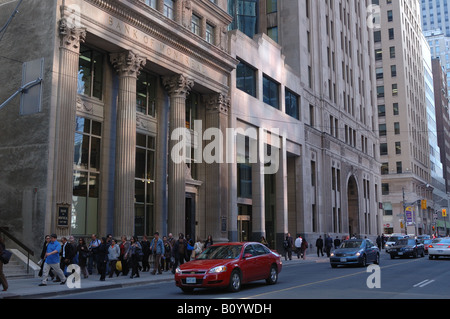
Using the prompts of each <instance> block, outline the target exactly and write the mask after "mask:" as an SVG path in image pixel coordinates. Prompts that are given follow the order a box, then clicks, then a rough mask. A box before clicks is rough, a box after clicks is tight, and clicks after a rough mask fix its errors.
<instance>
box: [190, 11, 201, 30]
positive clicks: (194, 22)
mask: <svg viewBox="0 0 450 319" xmlns="http://www.w3.org/2000/svg"><path fill="white" fill-rule="evenodd" d="M200 21H201V19H200V17H198V16H196V15H195V14H193V15H192V18H191V31H192V33H195V34H196V35H200Z"/></svg>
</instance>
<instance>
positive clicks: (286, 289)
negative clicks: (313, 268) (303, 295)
mask: <svg viewBox="0 0 450 319" xmlns="http://www.w3.org/2000/svg"><path fill="white" fill-rule="evenodd" d="M419 260H420V259H413V260H411V261H407V262H405V263H398V264H393V265H388V266H383V267H381V269H385V268H391V267H396V266H404V265H405V264H407V263H411V262H417V261H419ZM365 273H367V271H366V269H365V268H364V270H363V271H360V272H356V273H353V274H348V275H344V276H339V277H334V278H328V279H324V280H319V281H314V282H310V283H306V284H301V285H298V286H293V287H288V288H283V289H279V290H272V291H268V292H264V293H261V294H257V295H253V296H248V297H244V298H242V299H251V298H259V297H261V296H264V295H269V294H273V293H279V292H284V291H288V290H292V289H297V288H303V287H307V286H311V285H316V284H321V283H324V282H327V281H333V280H339V279H342V278H346V277H352V276H357V275H361V274H365Z"/></svg>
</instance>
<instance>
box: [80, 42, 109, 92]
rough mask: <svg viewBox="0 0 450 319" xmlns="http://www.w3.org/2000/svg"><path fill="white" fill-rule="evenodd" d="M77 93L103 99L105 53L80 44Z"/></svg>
mask: <svg viewBox="0 0 450 319" xmlns="http://www.w3.org/2000/svg"><path fill="white" fill-rule="evenodd" d="M77 93H78V94H83V95H86V96H90V97H95V98H97V99H99V100H101V99H102V94H103V54H102V53H100V52H97V51H95V50H92V49H90V48H88V47H86V46H84V45H83V44H81V46H80V58H79V68H78V84H77Z"/></svg>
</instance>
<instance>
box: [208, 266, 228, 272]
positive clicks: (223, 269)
mask: <svg viewBox="0 0 450 319" xmlns="http://www.w3.org/2000/svg"><path fill="white" fill-rule="evenodd" d="M225 271H227V266H217V267H214V268H211V269H210V270H209V271H208V272H209V273H219V272H225Z"/></svg>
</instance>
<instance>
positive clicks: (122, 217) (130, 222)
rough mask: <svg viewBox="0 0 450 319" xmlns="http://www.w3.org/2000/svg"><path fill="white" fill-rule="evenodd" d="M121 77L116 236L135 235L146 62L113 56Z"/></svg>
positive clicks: (128, 53) (124, 54)
mask: <svg viewBox="0 0 450 319" xmlns="http://www.w3.org/2000/svg"><path fill="white" fill-rule="evenodd" d="M111 63H112V64H113V66H114V68H115V69H116V71H117V73H118V75H119V93H118V101H117V128H116V134H117V137H116V164H115V182H114V200H115V203H114V235H115V236H121V235H127V236H130V235H134V188H135V187H134V178H135V169H136V167H135V166H136V81H137V77H138V75H139V72H140V70H141V69H142V68H143V67H144V65H145V58H142V57H140V56H138V55H137V54H135V53H133V52H132V51H126V52H121V53H115V54H111Z"/></svg>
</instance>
